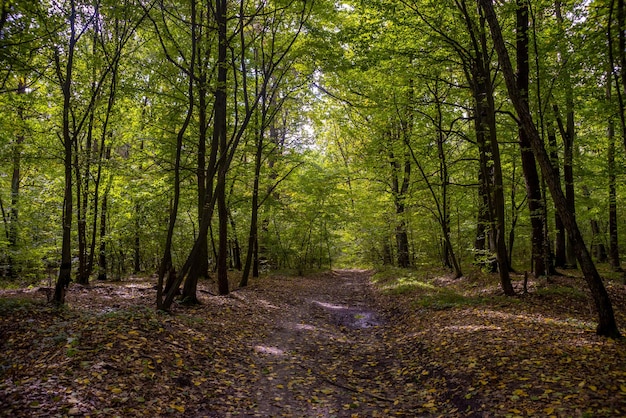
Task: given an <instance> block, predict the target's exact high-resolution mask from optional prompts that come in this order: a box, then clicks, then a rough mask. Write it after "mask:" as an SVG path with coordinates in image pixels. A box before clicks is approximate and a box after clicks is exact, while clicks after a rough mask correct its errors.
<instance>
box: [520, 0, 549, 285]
mask: <svg viewBox="0 0 626 418" xmlns="http://www.w3.org/2000/svg"><path fill="white" fill-rule="evenodd" d="M516 16H517V25H516V28H517V88H518V90H519V92H520V94H521V95H522V100H524V101H525V102H526V105H527V106H528V92H529V73H530V67H529V62H528V0H517V14H516ZM519 145H520V150H521V156H522V170H523V172H524V179H525V180H526V194H527V196H528V210H529V211H530V224H531V248H532V262H531V270H532V272H533V274H534V276H535V277H539V276H542V275H544V274H546V265H545V258H544V239H543V235H544V234H543V232H544V224H543V221H544V218H545V214H544V212H545V208H544V206H543V199H542V196H541V185H540V182H539V174H538V173H537V165H536V164H535V157H534V155H533V152H532V150H531V149H530V141H529V139H528V134H527V133H526V131H525V130H524V129H523V127H522V126H521V124H520V126H519Z"/></svg>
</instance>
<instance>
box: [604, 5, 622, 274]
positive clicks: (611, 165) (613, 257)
mask: <svg viewBox="0 0 626 418" xmlns="http://www.w3.org/2000/svg"><path fill="white" fill-rule="evenodd" d="M614 7H615V2H614V1H611V3H610V8H609V17H608V23H607V41H608V50H609V70H608V71H607V79H608V81H607V84H606V99H607V101H608V102H609V104H610V103H611V101H612V98H613V94H612V91H613V88H612V85H613V78H614V79H615V87H616V89H615V91H616V93H617V94H616V96H617V102H618V103H617V104H618V109H619V120H620V126H621V128H622V129H621V131H622V136H623V139H624V148H625V149H626V109H625V106H624V95H626V84H624V86H623V87H624V95H622V92H621V91H620V85H619V78H618V77H617V74H615V57H614V52H613V51H614V46H613V34H612V26H613V12H614ZM625 12H626V11H625V10H624V0H618V12H617V15H618V19H617V20H618V33H619V36H618V38H619V40H618V44H619V48H621V49H619V57H620V63H621V65H622V66H621V67H620V68H621V74H622V82H623V83H624V82H625V81H626V69H625V68H624V65H625V64H626V51H624V49H623V48H626V22H625V18H626V16H625V14H626V13H625ZM613 75H615V77H613ZM607 139H608V150H607V154H608V155H607V158H608V168H607V169H608V173H609V262H610V264H611V268H612V269H613V270H614V271H619V272H621V271H623V270H622V265H621V261H620V252H619V245H618V244H619V240H618V232H617V231H618V227H617V185H616V166H615V122H614V120H613V118H609V120H608V127H607Z"/></svg>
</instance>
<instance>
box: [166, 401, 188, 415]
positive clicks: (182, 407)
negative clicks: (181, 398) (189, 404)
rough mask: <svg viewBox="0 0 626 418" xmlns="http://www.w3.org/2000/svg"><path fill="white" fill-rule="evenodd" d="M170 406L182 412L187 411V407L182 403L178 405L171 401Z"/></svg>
mask: <svg viewBox="0 0 626 418" xmlns="http://www.w3.org/2000/svg"><path fill="white" fill-rule="evenodd" d="M169 406H170V408H172V409H174V410H176V411H178V412H180V413H181V414H184V413H185V407H184V406H182V405H176V404H173V403H171V404H170V405H169Z"/></svg>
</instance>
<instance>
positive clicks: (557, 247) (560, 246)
mask: <svg viewBox="0 0 626 418" xmlns="http://www.w3.org/2000/svg"><path fill="white" fill-rule="evenodd" d="M548 144H549V149H550V163H551V164H552V167H554V172H555V173H556V176H557V181H558V182H559V184H560V183H561V175H560V173H559V154H558V145H557V143H556V132H555V131H554V126H553V124H552V123H551V122H549V123H548ZM554 233H555V237H554V267H559V268H564V267H565V265H566V263H567V259H566V257H565V227H564V226H563V221H561V216H560V215H559V213H558V211H556V212H555V214H554Z"/></svg>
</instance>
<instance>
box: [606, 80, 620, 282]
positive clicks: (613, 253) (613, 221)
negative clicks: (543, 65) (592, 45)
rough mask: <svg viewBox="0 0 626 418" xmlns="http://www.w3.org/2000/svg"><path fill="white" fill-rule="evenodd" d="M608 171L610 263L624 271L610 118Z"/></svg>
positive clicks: (608, 94)
mask: <svg viewBox="0 0 626 418" xmlns="http://www.w3.org/2000/svg"><path fill="white" fill-rule="evenodd" d="M607 98H608V99H609V100H610V98H611V81H610V79H609V82H608V83H607ZM607 139H608V149H607V160H608V161H607V171H608V174H609V263H610V264H611V268H612V269H613V271H620V272H621V271H622V265H621V262H620V255H619V245H618V242H619V241H618V233H617V184H616V175H615V173H616V166H615V124H614V123H613V119H612V118H609V122H608V128H607Z"/></svg>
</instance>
